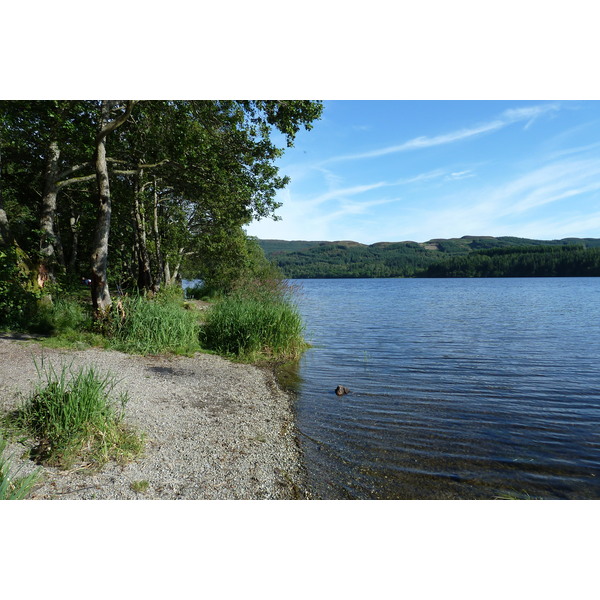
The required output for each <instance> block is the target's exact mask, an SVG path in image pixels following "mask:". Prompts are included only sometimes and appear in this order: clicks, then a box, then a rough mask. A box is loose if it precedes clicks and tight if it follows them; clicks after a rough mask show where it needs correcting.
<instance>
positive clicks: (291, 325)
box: [200, 282, 306, 361]
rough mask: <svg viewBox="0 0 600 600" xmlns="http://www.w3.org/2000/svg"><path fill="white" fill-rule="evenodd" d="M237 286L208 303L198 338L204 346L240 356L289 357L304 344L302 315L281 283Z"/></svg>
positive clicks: (245, 358) (292, 357) (295, 355)
mask: <svg viewBox="0 0 600 600" xmlns="http://www.w3.org/2000/svg"><path fill="white" fill-rule="evenodd" d="M273 285H275V286H277V288H279V290H280V292H279V293H274V289H273V288H270V287H269V286H268V285H263V284H260V283H257V285H256V286H254V287H250V286H249V287H245V288H240V289H238V290H236V291H235V292H233V293H232V294H230V295H229V296H227V297H225V298H223V299H222V300H220V301H219V302H217V303H216V304H215V306H213V307H211V308H210V309H209V310H208V311H207V314H206V321H205V323H204V326H203V327H202V330H201V334H200V340H201V343H202V345H203V347H204V348H207V349H209V350H213V351H215V352H217V353H219V354H224V355H227V356H232V357H236V358H239V359H241V360H247V361H255V360H258V359H260V358H266V359H270V360H292V359H296V358H298V357H299V356H300V354H301V353H302V351H303V350H304V349H305V348H306V343H305V342H304V338H303V333H304V325H303V323H302V317H301V316H300V313H299V311H298V309H297V307H296V306H295V305H294V304H293V302H292V301H291V299H290V297H289V296H288V294H287V292H286V293H284V292H283V290H282V289H281V287H282V286H283V283H281V282H277V283H274V284H273Z"/></svg>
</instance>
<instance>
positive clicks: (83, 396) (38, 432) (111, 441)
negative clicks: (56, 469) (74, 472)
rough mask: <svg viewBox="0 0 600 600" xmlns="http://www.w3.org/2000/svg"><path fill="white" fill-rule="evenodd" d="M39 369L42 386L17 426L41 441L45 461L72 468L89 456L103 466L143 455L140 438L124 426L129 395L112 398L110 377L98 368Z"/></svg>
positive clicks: (36, 452)
mask: <svg viewBox="0 0 600 600" xmlns="http://www.w3.org/2000/svg"><path fill="white" fill-rule="evenodd" d="M36 369H37V371H38V376H39V379H40V382H39V383H38V386H37V388H36V390H35V391H34V393H33V394H32V395H31V396H30V397H29V399H28V400H27V401H26V403H25V404H24V406H23V407H22V408H21V409H20V410H19V411H18V413H17V415H16V417H15V421H16V424H17V425H18V426H20V427H21V428H22V429H24V430H25V431H26V432H28V433H29V434H30V435H32V436H33V437H34V438H35V439H36V441H37V447H36V449H35V450H34V455H36V456H37V458H38V459H39V460H40V461H42V462H45V463H47V464H51V465H57V466H62V467H65V468H67V467H69V466H70V465H71V464H72V463H73V462H74V460H75V458H76V457H79V456H81V455H85V456H86V457H88V458H89V460H91V461H92V462H95V463H97V464H98V465H99V466H101V465H102V464H104V463H105V462H106V461H108V460H110V459H117V460H128V459H130V458H133V457H134V456H135V455H137V454H138V453H139V452H140V451H141V449H142V441H141V439H140V438H139V437H138V436H136V435H135V434H133V433H132V432H130V431H128V430H127V429H126V428H125V427H124V426H123V425H122V418H123V413H124V409H125V405H126V403H127V401H128V396H127V394H126V393H121V394H120V395H119V397H118V399H117V400H115V399H113V398H111V393H112V392H113V390H114V387H115V385H116V382H115V380H114V378H113V377H112V376H111V375H108V374H107V375H104V376H100V375H99V374H98V373H97V372H96V370H95V369H94V368H93V367H88V368H86V369H83V368H80V369H79V370H78V371H73V370H72V369H71V368H70V367H68V366H65V365H63V366H62V367H61V369H60V371H57V370H56V369H55V368H54V367H53V366H52V365H46V364H45V363H44V361H43V360H42V363H41V365H39V366H38V364H37V363H36ZM117 404H118V405H119V406H118V407H117V406H116V405H117ZM117 408H118V409H119V410H118V411H117Z"/></svg>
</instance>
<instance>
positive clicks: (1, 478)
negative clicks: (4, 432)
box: [0, 436, 39, 500]
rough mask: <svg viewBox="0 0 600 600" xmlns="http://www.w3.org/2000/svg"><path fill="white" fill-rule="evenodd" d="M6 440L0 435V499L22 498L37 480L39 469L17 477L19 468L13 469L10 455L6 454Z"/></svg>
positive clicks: (28, 492)
mask: <svg viewBox="0 0 600 600" xmlns="http://www.w3.org/2000/svg"><path fill="white" fill-rule="evenodd" d="M7 446H8V442H7V441H6V440H5V439H4V438H3V437H1V436H0V500H23V499H24V498H26V497H27V496H28V495H29V494H30V492H31V490H32V488H33V487H34V486H35V484H36V483H37V482H38V480H39V471H34V472H33V473H30V474H29V475H27V476H26V477H18V474H19V471H20V469H16V470H13V468H12V466H11V461H12V456H6V447H7Z"/></svg>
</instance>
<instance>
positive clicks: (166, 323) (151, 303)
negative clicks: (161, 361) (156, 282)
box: [109, 292, 200, 355]
mask: <svg viewBox="0 0 600 600" xmlns="http://www.w3.org/2000/svg"><path fill="white" fill-rule="evenodd" d="M172 295H173V293H172V292H171V296H172ZM182 301H183V292H179V299H178V300H177V301H173V298H172V297H169V295H163V296H161V295H160V294H159V295H157V297H156V298H154V299H151V298H146V297H143V296H131V297H124V298H123V299H122V300H121V301H120V304H119V305H113V308H112V319H113V324H112V337H111V339H110V340H109V345H110V347H112V348H114V349H115V350H121V351H123V352H133V353H136V354H158V353H162V352H173V353H175V354H187V355H190V354H193V353H194V352H196V351H198V350H199V349H200V347H199V342H198V333H199V329H200V323H199V321H198V316H197V315H196V314H195V313H194V312H193V311H189V310H185V308H183V306H182V304H181V302H182Z"/></svg>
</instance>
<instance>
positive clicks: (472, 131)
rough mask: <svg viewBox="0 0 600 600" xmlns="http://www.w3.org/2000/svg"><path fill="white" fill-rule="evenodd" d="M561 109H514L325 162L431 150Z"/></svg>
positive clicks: (553, 106) (548, 106)
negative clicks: (434, 133)
mask: <svg viewBox="0 0 600 600" xmlns="http://www.w3.org/2000/svg"><path fill="white" fill-rule="evenodd" d="M558 109H559V105H558V104H556V103H550V104H540V105H538V106H528V107H524V108H513V109H508V110H505V111H504V112H503V113H502V114H501V115H500V117H498V118H497V119H493V120H491V121H489V122H487V123H481V124H479V125H474V126H472V127H465V128H463V129H458V130H456V131H451V132H449V133H444V134H441V135H437V136H433V137H427V136H419V137H416V138H413V139H411V140H408V141H406V142H403V143H402V144H398V145H396V146H387V147H385V148H378V149H375V150H370V151H368V152H361V153H358V154H346V155H342V156H334V157H332V158H329V159H327V160H326V161H323V164H325V163H331V162H339V161H344V160H358V159H364V158H376V157H378V156H385V155H386V154H395V153H397V152H407V151H409V150H418V149H422V148H431V147H433V146H442V145H445V144H452V143H454V142H459V141H462V140H465V139H468V138H472V137H476V136H479V135H483V134H486V133H491V132H493V131H499V130H500V129H503V128H504V127H507V126H509V125H512V124H513V123H518V122H522V121H526V122H527V124H526V127H528V126H529V125H530V124H531V123H532V122H533V121H534V120H535V119H537V118H538V117H540V116H541V115H543V114H547V113H550V112H556V111H557V110H558Z"/></svg>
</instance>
